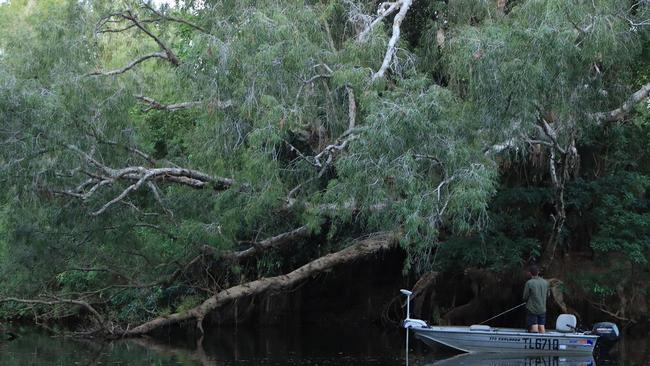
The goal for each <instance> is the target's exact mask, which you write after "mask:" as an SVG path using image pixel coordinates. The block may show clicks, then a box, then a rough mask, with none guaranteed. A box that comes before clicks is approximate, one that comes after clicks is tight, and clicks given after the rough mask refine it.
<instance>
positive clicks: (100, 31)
mask: <svg viewBox="0 0 650 366" xmlns="http://www.w3.org/2000/svg"><path fill="white" fill-rule="evenodd" d="M161 20H162V19H161V18H158V19H143V20H140V23H156V22H159V21H161ZM105 23H106V22H104V23H100V24H99V26H103V25H104V24H105ZM133 27H135V24H133V23H131V24H129V25H127V26H126V27H123V28H104V29H100V28H99V27H98V28H97V30H95V33H98V34H99V33H120V32H125V31H127V30H129V29H131V28H133Z"/></svg>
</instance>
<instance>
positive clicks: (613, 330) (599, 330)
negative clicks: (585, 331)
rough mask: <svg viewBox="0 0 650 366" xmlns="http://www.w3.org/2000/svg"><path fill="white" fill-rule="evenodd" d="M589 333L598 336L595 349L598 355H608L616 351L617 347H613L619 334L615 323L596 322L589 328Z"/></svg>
mask: <svg viewBox="0 0 650 366" xmlns="http://www.w3.org/2000/svg"><path fill="white" fill-rule="evenodd" d="M591 334H595V335H598V336H599V337H598V343H596V350H595V351H596V353H597V354H598V355H600V357H610V356H613V355H614V354H616V353H617V352H618V347H614V346H615V345H616V342H617V341H618V338H619V336H620V333H619V331H618V327H617V326H616V324H614V323H610V322H600V323H596V324H594V326H593V328H592V329H591Z"/></svg>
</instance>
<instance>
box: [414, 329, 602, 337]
mask: <svg viewBox="0 0 650 366" xmlns="http://www.w3.org/2000/svg"><path fill="white" fill-rule="evenodd" d="M436 328H437V329H436ZM442 328H444V327H440V326H428V327H426V328H425V327H422V328H411V329H412V330H413V331H415V332H417V331H419V330H424V331H429V332H437V333H456V334H481V335H502V336H520V337H523V336H526V337H551V338H591V339H598V338H599V336H597V335H594V334H584V333H560V332H546V333H532V332H526V331H522V332H517V331H503V330H499V328H492V329H493V330H489V331H486V330H469V327H454V328H466V329H467V330H464V331H463V330H447V329H442Z"/></svg>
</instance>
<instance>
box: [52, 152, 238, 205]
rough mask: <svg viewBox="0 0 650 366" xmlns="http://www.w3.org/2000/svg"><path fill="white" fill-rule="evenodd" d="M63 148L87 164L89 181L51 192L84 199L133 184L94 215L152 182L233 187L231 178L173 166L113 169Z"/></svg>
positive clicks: (203, 186) (87, 155)
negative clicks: (111, 187) (119, 184)
mask: <svg viewBox="0 0 650 366" xmlns="http://www.w3.org/2000/svg"><path fill="white" fill-rule="evenodd" d="M66 147H67V148H68V149H70V150H72V151H74V152H76V153H77V154H79V155H80V156H81V157H82V159H83V160H84V162H85V163H86V165H88V167H89V168H92V169H93V170H92V171H88V170H86V171H84V172H85V173H86V174H87V175H88V176H89V177H90V178H89V179H87V180H85V181H84V182H82V183H81V184H80V185H78V186H77V188H76V189H74V190H64V191H56V190H53V191H52V192H53V193H58V194H62V195H67V196H71V197H75V198H79V199H82V200H86V199H88V198H90V196H92V195H93V194H94V193H96V192H97V191H98V190H99V189H100V188H101V187H103V186H105V185H112V184H113V183H116V182H118V181H133V182H134V183H133V184H131V185H130V186H128V187H127V188H126V189H124V190H123V191H122V192H121V193H120V194H119V195H117V196H116V197H115V198H113V199H112V200H110V201H109V202H107V203H106V204H104V205H103V206H102V207H101V208H100V209H98V210H96V211H95V212H93V213H92V215H93V216H97V215H100V214H102V213H103V212H105V211H106V210H107V209H108V208H109V207H110V206H112V205H114V204H115V203H117V202H120V201H122V200H123V199H124V198H125V197H126V196H128V195H129V194H130V193H131V192H134V191H136V190H138V189H139V188H140V187H141V186H142V185H143V184H145V183H147V184H148V183H154V182H170V183H177V184H182V185H186V186H189V187H192V188H195V189H203V188H206V187H212V189H214V190H215V191H223V190H226V189H229V188H230V187H231V186H232V185H233V184H234V181H233V180H232V179H229V178H218V177H213V176H211V175H209V174H206V173H203V172H200V171H197V170H193V169H185V168H174V167H168V168H146V167H143V166H130V167H126V168H122V169H114V168H111V167H109V166H107V165H104V164H103V163H101V162H99V161H98V160H96V159H95V158H93V157H92V156H91V155H90V154H88V153H86V152H84V151H82V150H81V149H79V148H78V147H77V146H74V145H68V146H66ZM88 187H90V188H88ZM149 188H151V187H149Z"/></svg>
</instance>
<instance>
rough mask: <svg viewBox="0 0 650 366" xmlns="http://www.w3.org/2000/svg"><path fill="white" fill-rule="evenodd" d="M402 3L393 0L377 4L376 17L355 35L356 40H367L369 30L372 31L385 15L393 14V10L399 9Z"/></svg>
mask: <svg viewBox="0 0 650 366" xmlns="http://www.w3.org/2000/svg"><path fill="white" fill-rule="evenodd" d="M401 5H402V1H394V2H384V3H381V4H380V5H379V8H378V9H377V15H378V17H377V18H375V20H373V21H372V22H371V23H370V24H368V26H367V27H366V28H365V29H364V30H363V31H362V32H361V33H359V36H358V37H357V42H362V43H363V42H365V41H367V40H368V35H369V34H370V31H372V30H373V29H374V28H375V26H376V25H377V24H379V23H380V22H381V21H382V20H384V19H385V18H386V17H387V16H389V15H391V14H393V13H394V12H395V10H397V9H399V8H400V6H401Z"/></svg>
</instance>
